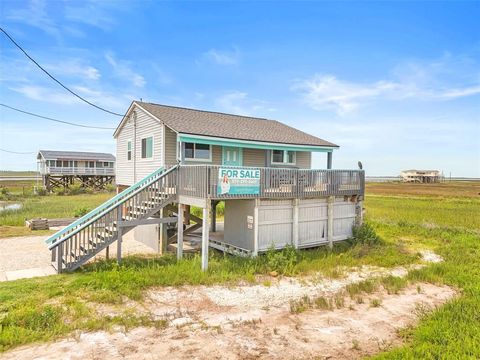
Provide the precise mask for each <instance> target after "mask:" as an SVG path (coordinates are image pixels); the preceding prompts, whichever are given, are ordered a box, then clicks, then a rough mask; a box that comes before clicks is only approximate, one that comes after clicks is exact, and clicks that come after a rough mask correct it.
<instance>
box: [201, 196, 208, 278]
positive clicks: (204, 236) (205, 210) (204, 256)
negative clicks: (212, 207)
mask: <svg viewBox="0 0 480 360" xmlns="http://www.w3.org/2000/svg"><path fill="white" fill-rule="evenodd" d="M208 205H209V201H206V206H205V207H204V208H203V214H202V215H203V219H202V271H207V269H208V245H209V236H210V233H209V227H208V215H209V214H208V208H209V206H208Z"/></svg>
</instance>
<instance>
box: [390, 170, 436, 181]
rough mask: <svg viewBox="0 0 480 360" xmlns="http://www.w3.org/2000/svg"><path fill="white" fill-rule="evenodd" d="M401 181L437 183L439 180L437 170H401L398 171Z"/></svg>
mask: <svg viewBox="0 0 480 360" xmlns="http://www.w3.org/2000/svg"><path fill="white" fill-rule="evenodd" d="M400 177H401V178H402V181H403V182H414V183H437V182H440V180H441V174H440V171H438V170H403V171H402V172H401V173H400Z"/></svg>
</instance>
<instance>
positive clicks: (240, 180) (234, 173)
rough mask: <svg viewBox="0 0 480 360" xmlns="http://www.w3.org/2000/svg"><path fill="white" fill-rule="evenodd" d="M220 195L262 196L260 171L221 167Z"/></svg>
mask: <svg viewBox="0 0 480 360" xmlns="http://www.w3.org/2000/svg"><path fill="white" fill-rule="evenodd" d="M217 193H218V195H229V194H231V195H258V194H260V170H259V169H245V168H241V167H221V168H220V169H219V170H218V185H217Z"/></svg>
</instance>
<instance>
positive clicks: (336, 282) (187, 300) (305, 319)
mask: <svg viewBox="0 0 480 360" xmlns="http://www.w3.org/2000/svg"><path fill="white" fill-rule="evenodd" d="M432 260H433V259H432ZM436 260H438V259H437V258H436V259H435V260H434V261H436ZM407 271H408V269H405V268H395V269H382V268H376V267H375V268H374V267H362V268H360V269H357V270H356V271H351V272H349V275H348V276H346V277H345V278H341V279H324V278H320V277H318V276H317V277H315V276H314V277H309V278H269V281H270V282H271V283H269V284H267V283H264V284H263V285H247V284H246V285H241V286H234V287H228V286H211V287H207V286H195V287H193V286H185V287H180V288H158V289H151V290H149V291H148V292H147V293H146V298H145V300H144V301H143V302H141V303H137V302H131V301H126V302H125V303H124V304H122V305H117V306H107V305H98V304H97V305H94V304H92V309H95V311H97V312H98V313H99V314H103V315H105V314H109V315H114V314H116V313H121V312H123V311H125V310H126V309H129V310H130V311H134V312H136V313H138V314H149V315H150V316H152V317H153V318H155V319H158V320H160V319H164V320H166V323H167V326H166V327H165V328H162V329H154V328H137V329H133V330H131V331H128V332H126V331H124V329H121V328H117V329H115V331H114V332H112V333H108V332H103V331H102V332H93V333H77V334H75V336H73V338H66V339H61V340H59V341H56V342H53V343H49V344H34V345H29V346H24V347H21V348H17V349H14V350H12V351H9V352H7V353H4V354H3V355H2V356H0V358H1V359H103V358H109V359H163V358H167V357H168V358H170V359H273V358H275V359H312V358H318V359H345V358H352V359H357V358H361V357H364V356H366V355H370V354H373V353H376V352H379V351H382V350H386V349H388V348H390V347H392V346H395V345H399V344H400V338H399V337H398V330H399V329H402V328H405V327H407V326H411V325H413V324H415V322H416V319H417V318H418V316H419V315H421V314H423V313H425V311H428V310H431V309H433V308H435V307H437V306H439V305H441V304H443V303H444V302H446V301H447V300H449V299H451V298H452V297H453V296H455V294H456V292H455V291H454V290H453V289H451V288H449V287H444V286H436V285H432V284H423V283H422V284H415V285H412V286H410V287H407V288H406V289H404V290H403V291H401V292H400V293H399V294H396V295H389V294H387V293H386V292H385V291H379V292H377V293H374V294H370V295H365V294H363V295H362V299H363V303H358V301H357V299H350V298H349V296H348V295H346V293H345V292H344V291H343V290H344V288H345V286H346V285H348V284H351V283H354V282H358V281H361V280H363V279H366V278H371V277H376V276H383V275H388V274H392V275H394V276H404V275H405V274H406V273H407ZM340 294H342V295H341V296H340ZM307 296H308V297H309V298H310V299H311V300H312V301H313V300H314V299H316V298H318V297H324V298H326V299H332V300H333V299H335V298H339V296H340V298H342V299H344V301H345V303H344V304H343V306H340V307H339V308H337V307H335V309H334V310H323V309H316V308H314V307H312V308H310V309H308V310H306V311H304V312H300V313H297V314H295V313H292V312H291V307H290V306H291V305H290V304H291V302H292V301H298V300H299V299H301V298H305V297H307ZM372 299H376V300H378V301H379V306H373V305H372Z"/></svg>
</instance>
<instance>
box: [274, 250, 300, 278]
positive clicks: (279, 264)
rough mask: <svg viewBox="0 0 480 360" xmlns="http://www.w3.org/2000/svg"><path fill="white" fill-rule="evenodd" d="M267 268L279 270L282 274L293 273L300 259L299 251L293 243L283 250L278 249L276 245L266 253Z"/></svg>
mask: <svg viewBox="0 0 480 360" xmlns="http://www.w3.org/2000/svg"><path fill="white" fill-rule="evenodd" d="M266 259H267V268H268V270H269V271H277V272H278V273H280V274H288V275H291V274H293V272H294V267H295V265H296V264H297V262H298V260H299V253H298V251H297V250H295V248H294V247H293V246H291V245H287V246H286V247H285V248H284V249H282V250H276V249H275V247H274V245H273V244H272V246H271V247H270V249H268V251H267V253H266Z"/></svg>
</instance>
